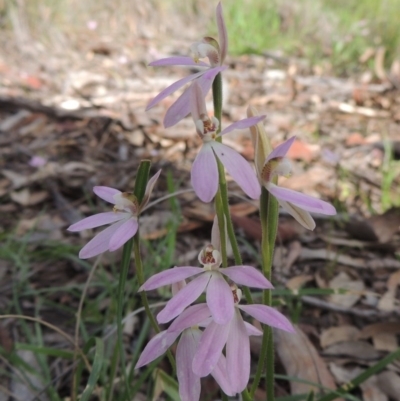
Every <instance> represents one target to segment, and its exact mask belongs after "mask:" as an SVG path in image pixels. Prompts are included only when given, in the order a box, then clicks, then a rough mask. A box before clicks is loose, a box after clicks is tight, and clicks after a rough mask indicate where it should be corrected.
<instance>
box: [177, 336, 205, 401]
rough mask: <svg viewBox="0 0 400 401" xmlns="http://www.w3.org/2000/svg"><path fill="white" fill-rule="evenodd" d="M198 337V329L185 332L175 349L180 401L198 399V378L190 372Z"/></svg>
mask: <svg viewBox="0 0 400 401" xmlns="http://www.w3.org/2000/svg"><path fill="white" fill-rule="evenodd" d="M200 337H201V331H200V330H198V329H188V330H185V331H184V332H183V333H182V336H181V338H180V340H179V343H178V347H177V349H176V375H177V377H178V382H179V395H180V397H181V401H198V400H199V398H200V391H201V384H200V377H199V376H196V375H195V374H194V373H193V371H192V361H193V357H194V354H195V352H196V348H197V345H198V343H199V341H200Z"/></svg>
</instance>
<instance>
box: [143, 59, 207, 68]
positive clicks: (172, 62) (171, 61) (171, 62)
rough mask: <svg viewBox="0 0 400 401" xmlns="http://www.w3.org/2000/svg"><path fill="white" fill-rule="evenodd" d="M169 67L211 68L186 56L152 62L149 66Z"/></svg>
mask: <svg viewBox="0 0 400 401" xmlns="http://www.w3.org/2000/svg"><path fill="white" fill-rule="evenodd" d="M169 65H177V66H178V65H183V66H185V65H187V66H189V67H208V68H210V65H209V64H207V63H205V62H203V61H198V62H196V61H194V60H193V58H191V57H185V56H173V57H166V58H162V59H160V60H156V61H152V62H151V63H150V64H149V66H151V67H163V66H169Z"/></svg>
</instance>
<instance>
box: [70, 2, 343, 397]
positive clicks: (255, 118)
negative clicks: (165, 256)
mask: <svg viewBox="0 0 400 401" xmlns="http://www.w3.org/2000/svg"><path fill="white" fill-rule="evenodd" d="M216 20H217V27H218V40H216V39H214V38H211V37H206V38H203V39H202V40H200V41H198V42H196V43H194V44H193V45H192V46H191V48H190V49H191V51H192V55H193V57H182V56H177V57H169V58H165V59H161V60H158V61H155V62H153V63H151V64H150V65H151V66H172V65H179V66H187V67H190V68H193V67H196V68H198V69H199V70H200V71H199V72H197V73H194V74H191V75H189V76H187V77H186V78H183V79H181V80H179V81H177V82H175V83H173V84H172V85H171V86H169V87H168V88H166V89H164V90H163V91H162V92H161V93H160V94H159V95H157V96H156V97H155V98H154V99H153V100H152V101H151V102H150V103H149V105H148V108H151V107H153V106H155V105H156V104H158V103H159V102H160V101H161V100H163V99H164V98H165V97H167V96H168V95H170V94H172V93H173V92H175V91H176V90H178V89H179V88H181V87H183V86H184V85H185V84H188V83H190V85H189V86H188V87H187V88H186V89H185V90H184V92H183V93H182V95H181V96H180V97H178V99H177V100H176V101H175V102H174V103H173V104H172V106H171V107H170V108H169V109H168V111H167V113H166V115H165V119H164V126H165V127H166V128H168V127H171V126H173V125H175V124H177V123H178V122H179V121H180V120H182V119H183V118H184V117H186V116H187V115H188V114H189V113H190V114H191V117H192V119H193V122H194V130H195V132H196V133H197V135H198V136H199V138H200V139H201V141H202V146H201V148H200V150H199V152H198V154H197V156H196V159H195V160H194V162H193V165H192V169H191V185H192V187H193V189H194V191H195V193H196V195H197V196H198V197H199V199H200V200H201V201H203V202H211V201H212V200H213V199H215V207H216V219H215V221H214V226H213V230H212V236H211V241H210V243H209V244H207V245H205V246H204V247H203V248H202V249H201V250H200V253H199V256H198V262H199V265H200V266H201V267H199V266H180V267H174V268H172V269H168V270H166V271H162V272H160V273H158V274H155V275H154V276H152V277H150V278H149V279H148V280H147V281H145V282H144V279H143V280H142V282H140V280H139V283H140V285H141V286H140V288H139V291H140V292H141V293H142V295H143V296H144V297H142V299H145V300H146V299H147V298H146V296H145V292H146V291H151V290H155V289H158V288H160V287H163V286H171V288H172V294H173V296H172V298H171V299H170V300H169V301H168V302H167V303H166V305H165V307H164V308H163V309H162V310H161V311H160V312H159V313H158V314H157V317H156V320H157V323H158V324H162V325H165V329H164V330H162V331H161V330H160V329H159V328H158V326H156V327H155V329H156V330H157V331H158V333H157V334H156V335H155V336H154V337H153V338H152V339H151V340H150V342H149V343H148V344H147V346H146V347H145V348H144V350H143V352H142V354H141V356H140V358H139V360H138V362H137V364H136V368H141V367H142V366H144V365H147V364H148V363H150V362H152V361H154V360H156V359H157V358H158V357H160V356H162V355H163V354H164V353H165V352H166V351H167V350H168V349H169V348H170V347H171V346H172V345H173V344H174V343H175V342H176V341H177V340H178V345H177V349H176V354H175V359H176V373H177V378H178V382H179V394H180V397H181V399H182V400H183V401H197V400H199V398H200V391H201V378H202V377H205V376H207V375H210V374H211V375H212V376H213V377H214V379H215V380H216V382H217V383H218V384H219V386H220V388H221V390H222V391H223V393H224V394H226V395H228V396H233V395H235V394H237V393H242V392H246V391H247V386H248V383H249V379H250V370H251V361H250V357H251V355H250V341H249V336H260V335H263V331H265V330H267V329H266V328H265V327H266V326H268V327H275V328H278V329H281V330H285V331H288V332H291V331H293V327H292V325H291V323H290V322H289V320H288V319H287V318H286V317H285V316H284V315H283V314H282V313H280V312H279V311H278V310H276V309H275V308H273V307H272V306H271V302H270V297H269V295H268V294H270V290H271V289H273V286H272V284H271V281H270V280H271V272H270V270H271V265H272V262H271V256H272V253H271V249H272V250H273V244H274V241H275V237H274V236H276V232H275V233H273V230H272V229H269V227H273V226H274V224H277V218H278V214H277V212H276V213H275V214H274V213H273V212H271V213H270V215H268V213H261V212H260V216H261V218H262V219H263V216H264V220H262V221H261V223H262V226H263V235H264V237H265V241H262V248H261V253H262V254H263V255H264V256H265V257H264V256H263V260H264V261H266V262H265V265H268V266H269V267H268V266H263V268H262V271H260V270H258V269H256V268H255V267H252V266H248V265H244V264H243V263H242V262H241V257H240V254H239V252H238V246H237V243H236V239H235V236H234V231H233V228H232V225H231V220H230V216H229V208H228V207H225V206H226V205H227V204H228V198H227V186H226V180H225V173H224V169H225V170H226V172H228V173H229V175H230V176H231V177H232V178H233V179H234V181H236V183H237V184H238V185H239V187H240V188H241V189H242V190H243V192H244V193H245V194H246V195H247V196H248V197H249V198H251V199H253V200H257V199H260V210H270V209H271V208H270V207H269V205H273V204H274V203H273V202H275V203H276V205H278V203H279V205H280V206H281V207H282V208H283V209H285V210H286V211H287V212H288V213H290V214H291V215H292V216H293V217H294V218H295V219H296V220H297V221H298V222H299V223H300V224H302V225H303V226H304V227H306V228H308V229H310V230H312V229H314V227H315V222H314V220H313V218H312V216H311V214H310V213H321V214H325V215H333V214H335V213H336V211H335V208H334V207H333V206H332V205H330V204H329V203H327V202H324V201H321V200H319V199H316V198H313V197H310V196H308V195H304V194H301V193H299V192H296V191H293V190H290V189H287V188H283V187H280V186H278V177H279V176H282V175H283V176H287V175H288V174H290V172H291V166H290V163H289V161H288V160H287V159H286V157H285V156H286V154H287V152H288V150H289V149H290V147H291V145H292V144H293V141H294V137H292V138H290V139H288V140H287V141H285V142H284V143H282V144H281V145H279V146H278V147H276V148H275V149H271V146H270V143H269V140H268V137H267V135H266V133H265V131H264V127H263V124H262V120H263V119H264V118H265V116H264V115H261V116H259V115H257V112H256V111H255V110H254V109H253V108H252V107H249V109H248V116H247V118H245V119H242V120H240V121H238V122H235V123H233V124H231V125H229V126H228V127H226V128H223V129H222V127H221V117H220V115H221V110H219V111H217V110H215V114H214V115H215V116H211V117H210V116H209V114H208V111H207V109H206V102H205V97H206V96H207V94H208V92H209V91H210V89H211V87H213V96H214V105H216V104H217V105H218V104H219V106H218V107H219V109H221V105H222V100H221V98H220V97H219V95H218V93H222V90H218V85H222V83H221V82H222V80H221V73H222V72H223V71H224V70H225V69H227V66H224V65H223V63H224V60H225V57H226V54H227V49H228V39H227V31H226V27H225V22H224V18H223V13H222V5H221V4H218V6H217V9H216ZM201 59H202V60H201ZM204 59H205V60H208V62H206V61H203V60H204ZM219 89H221V87H219ZM246 128H249V129H250V133H251V137H252V142H253V145H254V149H255V160H254V165H255V171H254V169H253V167H252V166H251V165H250V164H249V162H248V161H246V159H244V158H243V156H241V155H240V154H239V153H238V152H236V151H235V150H234V149H232V148H231V147H229V146H227V145H225V144H223V143H222V139H223V138H224V136H225V135H226V134H229V133H230V132H232V131H234V130H236V129H246ZM221 172H222V173H221ZM160 173H161V170H160V171H158V172H157V173H156V174H155V175H154V176H153V177H152V178H151V179H150V180H148V183H147V186H146V188H145V191H144V195H143V196H142V199H138V197H137V196H136V195H135V194H133V193H127V192H121V191H119V190H117V189H114V188H109V187H103V186H97V187H94V189H93V191H94V193H95V194H96V195H97V196H99V197H100V198H101V199H103V200H105V201H106V202H109V203H111V204H112V205H113V208H112V211H110V212H105V213H99V214H96V215H94V216H90V217H87V218H85V219H83V220H82V221H80V222H77V223H75V224H73V225H72V226H70V227H69V230H70V231H81V230H86V229H90V228H96V227H100V226H103V225H106V224H111V225H110V226H109V227H107V228H106V229H104V230H103V231H101V232H100V233H99V234H97V235H96V236H95V237H94V238H93V239H92V240H91V241H89V243H87V244H86V245H85V246H84V247H83V249H82V250H81V251H80V254H79V256H80V257H81V258H84V259H85V258H90V257H93V256H96V255H99V254H101V253H103V252H105V251H111V252H112V251H115V250H116V249H118V248H121V247H122V246H124V244H125V245H126V244H127V243H129V241H132V239H134V240H138V236H139V234H138V227H139V225H140V224H139V217H140V214H141V213H142V212H143V211H144V210H145V209H146V206H148V202H149V199H150V196H151V193H152V191H153V188H154V186H155V184H156V181H157V179H158V178H159V176H160ZM266 202H269V203H268V205H266V204H265V203H266ZM271 210H272V209H271ZM276 210H277V208H276ZM265 216H266V217H265ZM274 221H275V223H274ZM271 232H272V233H273V234H272V236H271ZM268 233H269V234H268ZM268 235H269V237H268ZM265 244H267V245H268V244H269V245H268V247H267V246H265V247H264V245H265ZM229 245H230V246H232V247H233V248H234V250H236V252H234V254H235V265H233V266H230V267H228V264H227V260H228V256H227V251H226V250H227V248H228V247H229ZM265 248H268V249H265ZM137 258H140V254H139V255H137V254H135V262H136V263H137V262H138V260H136V259H137ZM249 287H251V288H256V289H259V290H263V292H264V294H267V295H266V296H265V297H263V302H262V303H261V304H256V303H253V302H252V297H251V293H250V291H249ZM242 291H243V294H244V293H246V301H247V302H245V303H241V299H242ZM203 293H205V302H201V303H196V301H197V300H198V298H199V297H200V296H201V295H202V294H203ZM146 302H147V301H146ZM246 315H248V316H251V317H252V318H254V319H255V320H257V321H259V322H261V323H262V324H263V325H266V326H263V331H262V330H260V329H259V327H256V326H254V325H253V324H251V323H249V322H247V321H246V320H245V318H244V316H246ZM153 319H154V318H153ZM269 333H270V336H272V332H270V331H269ZM266 337H268V336H266ZM266 337H263V341H264V340H265V341H267V340H268V339H267V338H266ZM271 338H272V337H271ZM271 338H269V340H268V341H269V343H270V346H271V347H273V345H271V344H272V340H271ZM271 349H272V350H273V348H269V350H270V351H271ZM262 357H265V355H264V356H262ZM260 358H261V357H260ZM259 366H261V368H260V372H261V371H262V369H263V366H264V361H260V364H259ZM272 366H273V364H272ZM267 367H268V366H267ZM267 374H269V375H270V376H271V375H273V372H271V371H269V372H267ZM272 391H273V389H272Z"/></svg>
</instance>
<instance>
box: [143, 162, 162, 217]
mask: <svg viewBox="0 0 400 401" xmlns="http://www.w3.org/2000/svg"><path fill="white" fill-rule="evenodd" d="M160 174H161V169H160V170H158V171H157V173H155V174H154V175H153V177H151V178H150V179H149V181H147V184H146V189H145V191H144V196H143V199H142V203H141V204H140V210H143V209H144V208H145V207H146V205H147V204H148V203H149V199H150V196H151V194H152V192H153V189H154V185H156V182H157V180H158V177H159V176H160Z"/></svg>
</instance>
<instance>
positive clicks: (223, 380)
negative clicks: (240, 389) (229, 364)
mask: <svg viewBox="0 0 400 401" xmlns="http://www.w3.org/2000/svg"><path fill="white" fill-rule="evenodd" d="M211 375H212V376H213V377H214V379H215V381H216V382H217V383H218V385H219V386H220V387H221V390H222V391H223V392H224V393H225V394H226V395H229V396H234V395H235V394H236V393H235V392H234V391H233V390H232V386H231V383H230V381H229V378H228V372H227V370H226V358H225V356H224V355H221V357H220V358H219V360H218V363H217V365H216V366H215V368H214V370H213V371H212V372H211Z"/></svg>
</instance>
